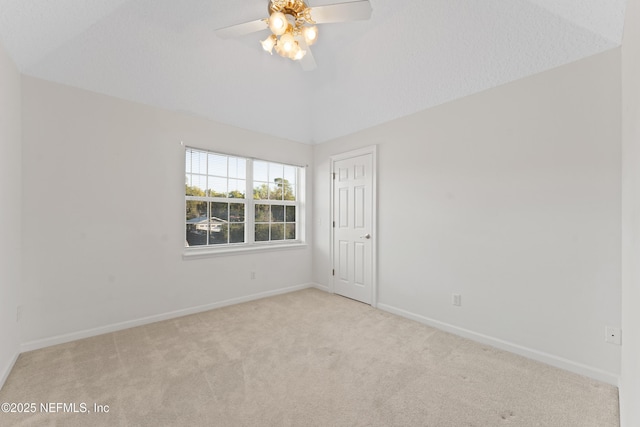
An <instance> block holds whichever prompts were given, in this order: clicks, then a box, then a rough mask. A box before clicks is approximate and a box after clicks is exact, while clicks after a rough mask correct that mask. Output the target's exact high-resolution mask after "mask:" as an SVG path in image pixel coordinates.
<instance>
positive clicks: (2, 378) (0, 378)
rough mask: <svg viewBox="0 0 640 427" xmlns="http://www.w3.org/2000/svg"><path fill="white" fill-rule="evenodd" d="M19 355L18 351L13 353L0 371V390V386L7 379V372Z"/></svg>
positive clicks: (8, 372) (2, 385)
mask: <svg viewBox="0 0 640 427" xmlns="http://www.w3.org/2000/svg"><path fill="white" fill-rule="evenodd" d="M19 356H20V353H16V354H14V355H13V358H12V359H11V360H9V363H8V364H7V366H4V369H2V371H0V390H2V387H4V383H5V382H6V381H7V378H9V374H10V373H11V371H12V370H13V366H14V365H15V364H16V361H17V360H18V357H19Z"/></svg>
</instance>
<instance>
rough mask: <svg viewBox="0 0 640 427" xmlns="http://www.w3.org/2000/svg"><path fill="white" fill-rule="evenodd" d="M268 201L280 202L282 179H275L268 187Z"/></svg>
mask: <svg viewBox="0 0 640 427" xmlns="http://www.w3.org/2000/svg"><path fill="white" fill-rule="evenodd" d="M269 200H282V179H281V178H276V180H275V182H273V183H271V185H269Z"/></svg>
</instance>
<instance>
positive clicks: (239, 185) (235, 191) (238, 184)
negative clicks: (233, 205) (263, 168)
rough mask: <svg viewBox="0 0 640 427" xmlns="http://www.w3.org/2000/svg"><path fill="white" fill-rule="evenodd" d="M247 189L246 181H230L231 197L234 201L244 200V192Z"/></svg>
mask: <svg viewBox="0 0 640 427" xmlns="http://www.w3.org/2000/svg"><path fill="white" fill-rule="evenodd" d="M246 189H247V184H246V181H245V180H244V179H242V180H241V179H230V180H229V197H230V198H234V199H244V192H245V191H246Z"/></svg>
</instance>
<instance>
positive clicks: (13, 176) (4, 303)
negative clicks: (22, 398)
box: [0, 45, 22, 388]
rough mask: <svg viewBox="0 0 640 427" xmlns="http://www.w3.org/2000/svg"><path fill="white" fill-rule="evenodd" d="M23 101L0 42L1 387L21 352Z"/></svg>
mask: <svg viewBox="0 0 640 427" xmlns="http://www.w3.org/2000/svg"><path fill="white" fill-rule="evenodd" d="M20 102H21V100H20V73H19V71H18V69H17V68H16V66H15V65H14V63H13V62H12V60H11V59H10V58H9V56H8V55H7V53H6V51H5V50H4V47H3V46H2V45H0V388H1V387H2V385H3V384H4V381H5V379H6V377H7V375H8V374H9V370H10V369H11V367H12V366H13V362H14V361H15V359H16V358H17V356H18V352H19V345H18V343H19V339H18V324H17V323H16V314H17V313H16V310H17V305H18V292H19V289H20V281H21V276H20V274H21V269H20V263H21V253H20V246H21V245H20V223H21V220H22V212H21V210H20V206H21V193H20V190H21V188H20V187H21V172H20V168H21V160H20V159H21V156H22V152H21V141H20V140H21V137H20V130H21V126H20Z"/></svg>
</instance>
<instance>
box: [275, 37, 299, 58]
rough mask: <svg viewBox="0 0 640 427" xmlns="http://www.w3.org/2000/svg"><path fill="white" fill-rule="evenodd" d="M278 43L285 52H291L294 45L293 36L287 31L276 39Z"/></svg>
mask: <svg viewBox="0 0 640 427" xmlns="http://www.w3.org/2000/svg"><path fill="white" fill-rule="evenodd" d="M278 45H280V47H282V50H283V51H285V52H286V53H289V52H291V51H292V50H293V49H294V46H296V41H295V40H294V39H293V36H292V35H291V34H289V33H287V34H283V35H282V36H281V37H280V40H279V41H278Z"/></svg>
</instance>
